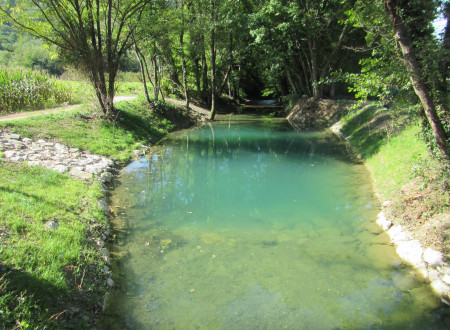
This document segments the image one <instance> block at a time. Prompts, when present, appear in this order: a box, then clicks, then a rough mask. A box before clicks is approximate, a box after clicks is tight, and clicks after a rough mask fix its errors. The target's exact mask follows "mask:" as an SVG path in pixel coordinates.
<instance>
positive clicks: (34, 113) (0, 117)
mask: <svg viewBox="0 0 450 330" xmlns="http://www.w3.org/2000/svg"><path fill="white" fill-rule="evenodd" d="M136 97H137V96H135V95H128V96H116V97H115V98H114V102H121V101H130V100H133V99H135V98H136ZM80 106H81V105H80V104H75V105H68V106H64V107H58V108H53V109H43V110H35V111H22V112H16V113H12V114H10V115H0V121H11V120H20V119H24V118H28V117H34V116H40V115H48V114H52V113H58V112H63V111H71V110H73V109H76V108H78V107H80Z"/></svg>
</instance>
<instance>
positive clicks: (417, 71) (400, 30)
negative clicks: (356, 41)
mask: <svg viewBox="0 0 450 330" xmlns="http://www.w3.org/2000/svg"><path fill="white" fill-rule="evenodd" d="M384 8H385V11H386V13H387V15H388V16H389V18H390V20H391V22H392V29H393V32H394V36H395V41H396V42H397V43H398V45H399V47H400V49H401V52H402V54H403V62H404V65H405V66H406V69H407V70H408V73H409V76H410V79H411V82H412V85H413V87H414V91H415V92H416V94H417V96H418V97H419V99H420V102H421V103H422V107H423V110H424V112H425V114H426V117H427V119H428V122H429V124H430V126H431V129H432V132H433V136H434V140H435V142H436V145H437V147H438V149H439V152H440V153H441V155H442V156H443V157H444V158H446V159H449V153H448V145H447V134H446V132H445V130H444V127H443V125H442V123H441V121H440V118H439V116H438V115H437V112H436V103H435V100H433V98H432V96H431V93H430V90H429V88H428V87H427V85H426V80H425V78H424V76H423V74H422V72H421V68H420V64H419V61H418V59H417V57H416V54H415V49H414V46H413V43H412V41H411V40H410V38H409V33H408V31H407V29H406V26H405V23H404V21H403V19H402V17H401V16H400V6H399V4H398V2H397V1H396V0H384Z"/></svg>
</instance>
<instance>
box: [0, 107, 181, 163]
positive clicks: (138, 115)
mask: <svg viewBox="0 0 450 330" xmlns="http://www.w3.org/2000/svg"><path fill="white" fill-rule="evenodd" d="M168 107H169V109H170V110H169V112H170V111H171V112H177V111H179V110H177V109H175V108H173V107H170V106H168ZM117 108H118V109H119V111H120V116H119V119H118V121H117V122H116V123H110V122H108V121H105V120H103V119H102V118H101V117H100V116H99V113H97V112H94V113H92V112H91V111H90V110H85V111H83V110H80V111H76V112H70V113H63V112H62V113H57V114H51V115H45V116H44V115H43V116H35V117H30V118H27V119H24V120H20V121H19V120H17V121H12V122H8V123H0V128H1V127H5V128H8V129H9V130H11V131H13V132H15V133H18V134H21V135H23V136H26V137H30V138H52V139H54V140H58V141H60V142H62V143H64V144H67V145H70V146H72V147H76V148H81V149H84V150H89V151H90V152H92V153H95V154H98V155H102V156H106V157H110V158H113V159H114V160H116V161H119V162H126V161H128V160H130V158H131V157H132V156H133V150H135V149H139V148H140V145H141V144H149V143H154V142H156V141H157V140H159V139H160V138H161V137H162V136H163V135H164V134H166V133H167V132H168V131H170V130H172V129H174V128H175V123H172V122H171V121H170V120H167V119H165V118H164V117H163V116H161V115H160V114H158V113H154V112H152V111H150V109H149V108H148V106H147V105H146V103H145V101H143V100H142V99H137V100H133V101H130V102H119V103H118V104H117Z"/></svg>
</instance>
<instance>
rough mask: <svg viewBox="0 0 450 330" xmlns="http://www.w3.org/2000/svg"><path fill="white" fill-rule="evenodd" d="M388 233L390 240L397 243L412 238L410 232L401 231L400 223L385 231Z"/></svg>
mask: <svg viewBox="0 0 450 330" xmlns="http://www.w3.org/2000/svg"><path fill="white" fill-rule="evenodd" d="M387 233H388V235H389V236H390V237H391V242H393V243H397V242H400V241H409V240H411V239H412V237H411V234H409V233H408V232H406V231H403V228H402V226H401V225H397V226H394V227H392V228H391V229H389V230H388V231H387Z"/></svg>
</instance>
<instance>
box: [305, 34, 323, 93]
mask: <svg viewBox="0 0 450 330" xmlns="http://www.w3.org/2000/svg"><path fill="white" fill-rule="evenodd" d="M308 46H309V54H310V56H311V59H310V60H311V84H312V91H313V97H314V98H316V99H319V98H321V97H322V89H321V88H320V86H319V65H318V64H317V52H316V45H315V42H314V41H313V40H308Z"/></svg>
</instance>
